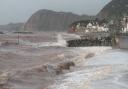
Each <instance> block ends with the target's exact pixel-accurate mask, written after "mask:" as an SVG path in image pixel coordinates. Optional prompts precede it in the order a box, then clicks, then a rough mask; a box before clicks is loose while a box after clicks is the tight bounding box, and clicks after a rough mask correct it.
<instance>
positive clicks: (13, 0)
mask: <svg viewBox="0 0 128 89" xmlns="http://www.w3.org/2000/svg"><path fill="white" fill-rule="evenodd" d="M110 1H111V0H0V24H8V23H10V22H14V23H15V22H25V21H26V20H27V19H28V18H29V17H30V16H31V15H32V14H33V13H34V12H35V11H37V10H39V9H50V10H55V11H66V12H73V13H77V14H88V15H95V14H97V13H98V12H99V11H100V10H101V9H102V8H103V6H104V5H105V4H107V3H108V2H110Z"/></svg>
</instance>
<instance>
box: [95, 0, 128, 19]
mask: <svg viewBox="0 0 128 89" xmlns="http://www.w3.org/2000/svg"><path fill="white" fill-rule="evenodd" d="M124 15H128V0H112V1H111V2H110V3H108V4H107V5H106V6H105V7H104V8H103V9H102V10H101V11H100V12H99V13H98V15H97V17H98V18H101V19H102V18H106V19H108V20H110V19H117V18H120V17H122V16H124Z"/></svg>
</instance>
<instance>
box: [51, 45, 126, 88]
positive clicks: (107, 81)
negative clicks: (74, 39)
mask: <svg viewBox="0 0 128 89" xmlns="http://www.w3.org/2000/svg"><path fill="white" fill-rule="evenodd" d="M110 49H111V48H110V47H90V48H89V47H87V48H86V47H84V48H75V50H74V52H75V53H76V54H78V55H77V56H76V57H75V58H74V59H72V60H75V63H78V65H77V64H76V67H79V66H80V68H78V70H74V71H73V72H71V73H66V74H64V75H62V76H60V77H59V79H58V80H57V81H56V83H54V85H52V86H50V87H49V89H110V87H109V86H111V87H112V88H111V89H127V88H128V86H127V85H126V84H125V83H123V82H120V79H122V77H123V76H124V74H122V71H123V72H125V71H128V69H127V67H128V63H127V61H128V54H127V53H125V52H120V51H119V50H115V51H113V50H110ZM107 50H109V51H107ZM88 53H94V54H95V56H93V57H92V58H90V59H89V60H86V59H85V56H86V55H87V54H88ZM122 56H124V58H123V59H122ZM126 74H128V73H127V72H126ZM112 79H113V80H112ZM94 81H95V82H94ZM101 81H102V82H104V84H102V83H101ZM116 84H117V85H118V86H117V85H116ZM106 85H107V88H106V87H105V86H106ZM108 87H109V88H108ZM114 87H116V88H114ZM117 87H119V88H117ZM123 87H124V88H123Z"/></svg>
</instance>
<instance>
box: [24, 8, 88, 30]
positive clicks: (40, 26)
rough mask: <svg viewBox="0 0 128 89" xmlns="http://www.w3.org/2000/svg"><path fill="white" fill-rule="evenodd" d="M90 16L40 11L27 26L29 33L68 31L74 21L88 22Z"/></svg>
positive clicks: (31, 18)
mask: <svg viewBox="0 0 128 89" xmlns="http://www.w3.org/2000/svg"><path fill="white" fill-rule="evenodd" d="M89 18H90V16H87V15H81V16H80V15H77V14H73V13H70V12H55V11H51V10H39V11H37V12H36V13H34V14H33V15H32V16H31V17H30V18H29V20H28V21H27V22H26V24H25V30H27V31H67V29H68V26H69V25H70V24H71V23H73V22H74V21H78V20H86V19H89Z"/></svg>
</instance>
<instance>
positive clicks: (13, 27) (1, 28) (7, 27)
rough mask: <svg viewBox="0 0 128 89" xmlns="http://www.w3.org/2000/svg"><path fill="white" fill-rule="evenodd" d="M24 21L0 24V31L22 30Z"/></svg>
mask: <svg viewBox="0 0 128 89" xmlns="http://www.w3.org/2000/svg"><path fill="white" fill-rule="evenodd" d="M23 29H24V23H10V24H7V25H0V31H20V30H22V31H23Z"/></svg>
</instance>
